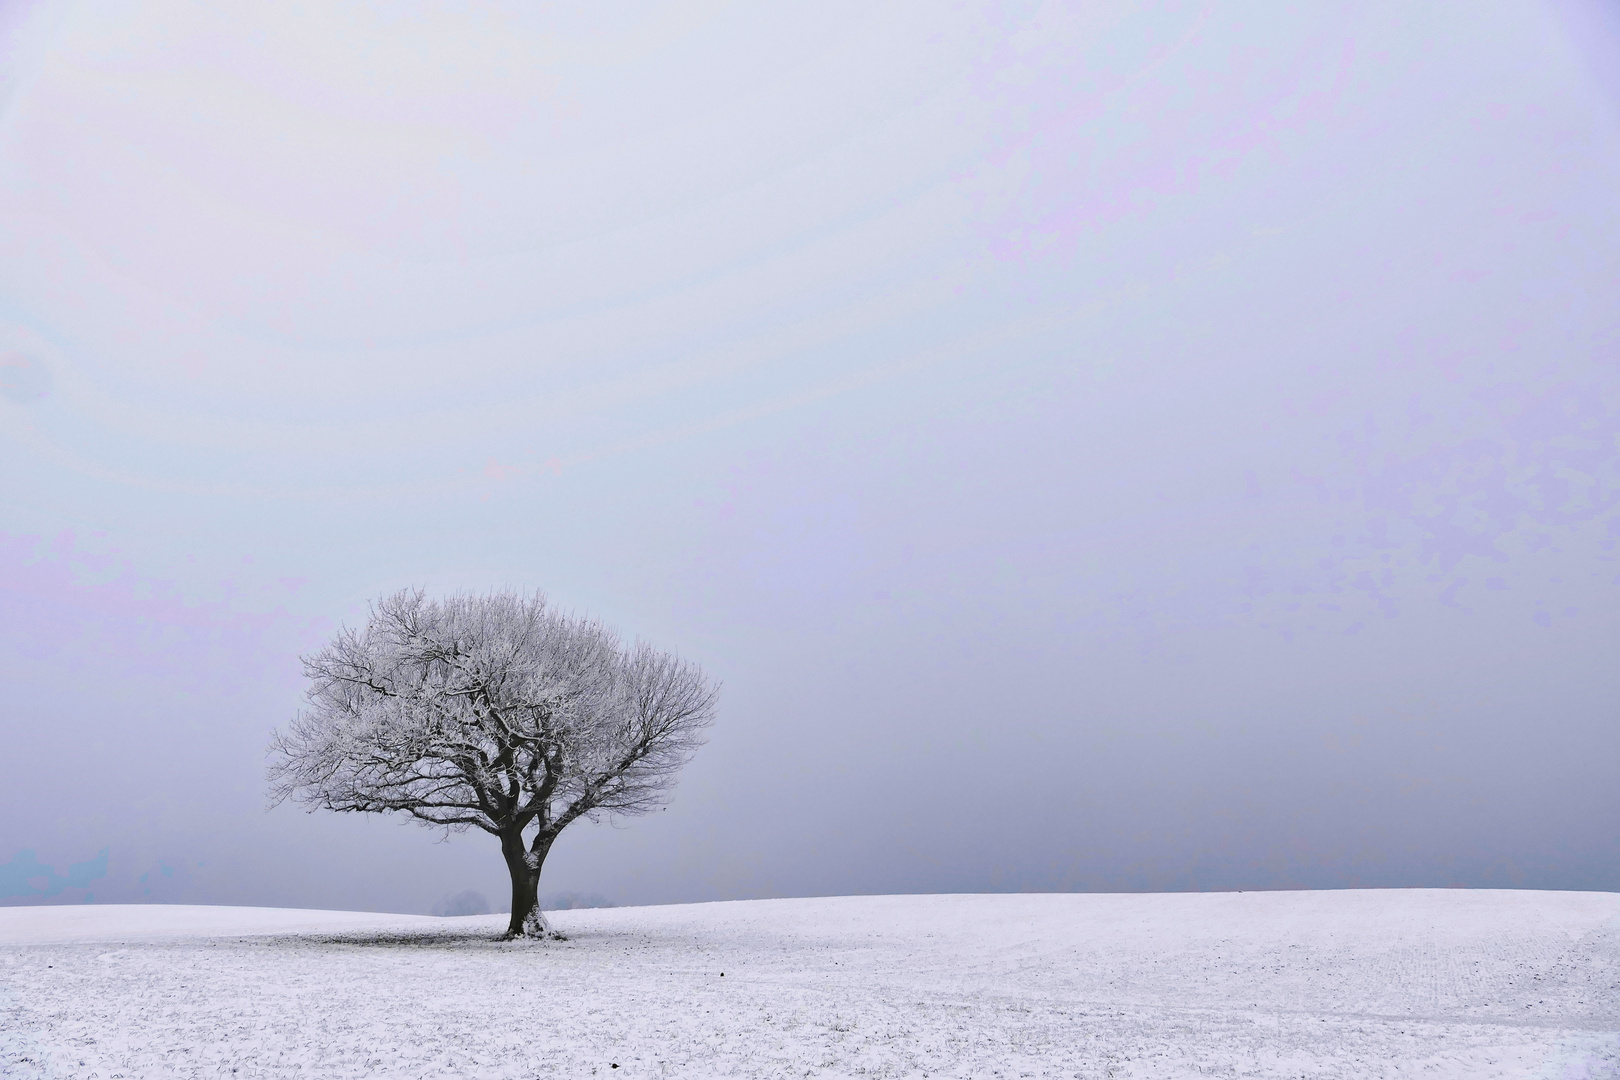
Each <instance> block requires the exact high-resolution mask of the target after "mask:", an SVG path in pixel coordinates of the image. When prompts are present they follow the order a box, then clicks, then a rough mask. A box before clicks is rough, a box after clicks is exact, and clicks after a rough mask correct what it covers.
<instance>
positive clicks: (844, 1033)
mask: <svg viewBox="0 0 1620 1080" xmlns="http://www.w3.org/2000/svg"><path fill="white" fill-rule="evenodd" d="M555 921H556V923H557V924H558V925H559V926H560V927H561V928H562V929H564V930H566V931H567V932H568V933H569V934H570V935H571V939H570V940H569V941H567V942H549V943H544V944H536V943H505V942H498V941H495V940H492V938H493V935H494V934H495V932H496V931H497V930H498V929H499V928H500V927H501V926H502V925H503V923H504V916H476V917H470V918H460V919H436V918H432V917H427V916H409V915H372V914H360V913H354V912H321V911H286V910H276V909H265V908H207V907H155V906H154V907H115V906H106V907H72V908H70V907H49V908H0V964H3V967H0V973H3V975H0V978H3V981H0V1075H4V1076H6V1077H91V1076H97V1077H102V1078H110V1077H114V1076H123V1077H130V1078H135V1077H141V1078H156V1077H166V1076H188V1077H189V1076H210V1077H212V1076H219V1075H224V1076H236V1077H243V1078H246V1077H292V1076H298V1077H316V1078H324V1077H351V1076H352V1077H360V1076H400V1077H426V1076H441V1075H443V1076H477V1077H525V1078H527V1077H535V1076H558V1077H584V1076H591V1075H596V1076H608V1075H612V1076H614V1077H662V1076H683V1077H708V1076H826V1077H843V1076H866V1077H874V1076H925V1075H926V1076H936V1075H937V1076H976V1077H977V1076H983V1077H992V1076H1003V1077H1018V1076H1062V1077H1076V1076H1078V1077H1108V1076H1114V1077H1129V1076H1177V1077H1179V1076H1265V1077H1283V1076H1302V1075H1303V1076H1313V1077H1315V1076H1334V1077H1338V1076H1343V1077H1379V1076H1419V1075H1422V1076H1455V1077H1469V1078H1482V1077H1495V1076H1502V1077H1510V1076H1511V1077H1538V1078H1543V1077H1544V1078H1554V1077H1557V1078H1567V1080H1574V1078H1591V1077H1611V1076H1617V1075H1620V896H1617V895H1615V894H1611V893H1549V892H1528V891H1522V892H1514V891H1437V890H1365V891H1344V892H1266V893H1202V894H1198V893H1178V894H1158V895H1119V894H1115V895H1053V894H1042V895H994V896H880V897H841V898H833V899H815V900H761V901H746V902H735V903H717V904H694V905H683V906H673V907H654V908H615V909H598V910H582V911H567V912H560V913H558V914H557V915H556V916H555ZM614 1066H617V1068H615V1067H614Z"/></svg>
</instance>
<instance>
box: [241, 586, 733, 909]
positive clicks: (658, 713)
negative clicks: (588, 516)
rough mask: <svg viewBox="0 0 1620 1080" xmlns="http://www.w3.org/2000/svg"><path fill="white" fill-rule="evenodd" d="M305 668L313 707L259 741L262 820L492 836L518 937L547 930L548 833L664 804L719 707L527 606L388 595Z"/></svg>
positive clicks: (584, 630) (676, 662)
mask: <svg viewBox="0 0 1620 1080" xmlns="http://www.w3.org/2000/svg"><path fill="white" fill-rule="evenodd" d="M303 663H304V674H305V675H306V676H307V677H308V678H309V680H310V686H309V690H308V692H307V693H306V695H305V696H306V700H307V702H308V708H307V709H305V710H303V711H301V712H299V714H298V715H297V716H296V717H295V718H294V719H293V721H292V723H291V724H290V725H289V726H288V728H287V730H286V731H285V732H277V733H276V734H275V735H274V737H273V739H272V741H271V744H270V757H271V761H270V768H269V775H270V792H271V805H276V804H278V803H280V802H282V801H284V800H286V799H289V798H292V799H295V800H297V801H299V802H303V803H305V804H307V805H309V806H310V807H311V809H314V808H322V809H326V810H337V811H358V812H361V813H389V812H394V813H402V814H409V815H410V816H412V817H415V818H417V819H419V820H420V821H422V822H424V823H426V824H428V825H434V826H438V827H441V828H443V829H445V830H446V831H447V832H448V831H459V830H464V829H466V828H468V827H469V826H470V827H473V828H478V829H482V830H484V831H485V832H487V833H490V834H491V835H493V836H495V837H496V838H497V839H499V840H500V844H501V854H502V855H503V856H504V857H505V859H506V866H507V869H508V871H510V873H511V877H512V919H511V923H510V924H509V926H508V927H507V933H508V935H510V936H513V937H519V936H523V937H543V936H546V935H547V934H550V933H552V931H551V930H550V928H549V927H548V926H547V924H546V921H545V918H544V916H543V915H542V914H541V912H540V907H539V902H538V887H539V883H540V870H541V867H542V866H543V865H544V864H545V860H546V855H547V853H548V852H550V850H551V845H552V844H553V843H554V842H555V841H556V839H557V835H558V834H559V833H561V832H562V830H563V829H565V828H567V827H568V826H569V825H570V824H572V823H573V822H574V821H577V820H578V819H579V818H581V817H584V818H590V819H592V820H595V819H597V818H599V817H600V816H602V815H604V814H608V815H611V814H640V813H645V812H646V811H648V810H653V809H657V808H658V807H660V806H662V805H663V803H664V799H665V796H666V795H667V794H668V792H669V790H670V788H671V787H672V786H673V784H674V780H675V775H676V773H677V772H678V771H679V770H680V768H681V766H682V765H684V764H685V763H686V761H687V759H688V758H690V756H691V754H692V752H693V751H694V750H696V749H697V747H698V746H699V745H701V743H702V741H703V733H704V729H705V728H707V727H708V726H709V724H710V723H712V722H713V718H714V706H715V699H716V693H717V691H716V688H715V686H714V685H713V684H712V683H710V682H709V680H708V679H707V678H706V677H705V676H704V674H703V672H702V671H700V670H699V669H698V668H697V667H696V666H694V665H692V664H688V663H686V662H684V661H682V660H680V659H678V658H676V657H674V656H672V655H670V654H669V653H665V652H660V651H658V650H656V649H653V648H651V647H650V646H648V645H646V644H643V643H641V642H637V643H636V644H635V645H633V646H630V647H628V648H626V647H624V646H623V645H621V643H620V642H619V640H618V638H617V637H616V636H615V635H614V634H613V633H612V632H611V631H609V630H608V629H606V628H605V627H603V626H602V625H601V624H600V623H597V622H593V621H590V620H587V619H580V618H574V617H571V616H567V615H563V614H560V613H558V612H556V611H554V610H552V609H551V608H549V607H548V606H547V604H546V601H545V598H544V597H543V596H541V595H539V594H538V593H537V594H535V595H533V596H520V595H518V594H516V593H512V592H501V593H495V594H491V595H488V596H454V597H450V598H448V599H446V600H442V601H432V600H428V599H427V598H426V597H425V596H424V595H423V593H422V592H421V591H420V590H407V591H404V592H400V593H396V594H394V595H393V596H390V597H387V598H386V599H383V600H380V601H378V602H377V603H376V604H374V605H373V606H372V609H371V618H370V620H369V621H368V622H367V624H366V625H365V627H364V628H363V629H360V630H351V629H344V630H343V631H342V632H340V633H339V634H338V635H337V637H336V638H334V639H333V640H332V642H331V644H329V645H327V646H326V647H325V648H324V649H322V650H320V651H319V652H317V653H314V654H313V655H310V656H306V657H304V658H303Z"/></svg>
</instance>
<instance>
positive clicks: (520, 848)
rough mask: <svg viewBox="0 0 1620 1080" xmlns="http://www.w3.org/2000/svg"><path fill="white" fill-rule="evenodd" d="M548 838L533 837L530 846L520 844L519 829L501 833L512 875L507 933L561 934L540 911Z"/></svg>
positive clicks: (521, 841) (514, 934)
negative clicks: (541, 875) (542, 873)
mask: <svg viewBox="0 0 1620 1080" xmlns="http://www.w3.org/2000/svg"><path fill="white" fill-rule="evenodd" d="M550 850H551V843H550V841H549V840H548V841H540V840H538V839H537V840H536V842H535V844H534V846H533V848H532V849H531V848H527V847H525V846H524V844H523V832H522V830H521V829H519V830H515V831H511V832H504V833H502V834H501V855H502V856H504V857H505V859H506V870H507V873H509V874H511V875H512V918H511V920H510V921H509V922H508V923H507V925H506V936H507V937H534V938H540V937H561V936H562V935H560V934H557V933H555V932H554V931H553V930H552V929H551V927H550V926H548V925H547V924H546V919H545V916H544V915H542V914H541V912H540V870H541V868H542V867H543V866H544V865H545V862H546V854H547V853H548V852H549V851H550Z"/></svg>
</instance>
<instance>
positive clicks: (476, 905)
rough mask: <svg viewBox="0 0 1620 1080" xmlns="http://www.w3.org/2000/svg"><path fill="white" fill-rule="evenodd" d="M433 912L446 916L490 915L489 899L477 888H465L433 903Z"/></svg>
mask: <svg viewBox="0 0 1620 1080" xmlns="http://www.w3.org/2000/svg"><path fill="white" fill-rule="evenodd" d="M433 914H435V915H442V916H446V917H450V916H456V915H488V914H489V901H488V900H487V899H485V898H484V894H483V893H481V892H478V891H477V890H475V889H465V890H463V891H462V892H458V893H456V895H454V896H446V897H445V898H444V899H443V900H440V901H439V902H438V903H437V904H434V905H433Z"/></svg>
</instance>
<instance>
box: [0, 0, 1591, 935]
mask: <svg viewBox="0 0 1620 1080" xmlns="http://www.w3.org/2000/svg"><path fill="white" fill-rule="evenodd" d="M1617 40H1620V18H1617V17H1615V16H1614V14H1613V12H1612V9H1609V8H1606V7H1604V6H1602V5H1599V4H1595V3H1594V4H1589V5H1581V4H1576V3H1573V2H1571V3H1567V4H1562V5H1559V4H1542V3H1532V2H1523V3H1509V2H1503V3H1497V4H1485V5H1481V4H1475V3H1466V4H1465V3H1458V4H1443V3H1437V4H1424V5H1421V6H1413V5H1410V4H1397V3H1389V4H1376V3H1375V4H1367V3H1354V4H1351V3H1345V4H1331V3H1324V4H1312V5H1297V4H1282V3H1279V4H1275V5H1266V4H1253V5H1227V4H1215V3H1192V4H1186V5H1181V6H1176V5H1164V4H1155V5H1130V4H1107V3H1099V4H1076V3H1067V2H1065V3H1045V4H1043V3H1036V2H1029V3H971V2H970V3H964V4H958V5H952V6H949V7H948V8H947V7H945V6H942V5H938V4H931V3H921V2H917V3H893V4H874V3H871V2H869V0H863V2H861V3H840V2H836V0H835V2H823V3H817V4H803V5H766V6H760V5H742V4H733V3H722V2H708V3H702V2H687V3H664V4H655V3H646V4H590V5H585V4H569V5H564V4H542V5H535V4H521V5H519V4H514V5H511V6H510V7H503V6H500V5H496V4H485V5H465V4H457V5H431V4H418V5H409V4H389V5H381V4H376V5H373V4H312V5H276V6H271V7H265V6H260V7H245V8H238V9H225V8H221V7H220V6H219V5H215V4H183V3H163V2H151V3H134V2H132V3H127V4H118V5H106V4H89V3H69V2H63V3H50V4H45V3H39V4H34V5H27V4H14V5H8V6H5V7H4V8H3V9H0V95H3V96H0V635H3V639H4V640H3V641H0V682H3V685H4V688H5V700H6V702H7V704H6V706H5V707H4V713H3V718H0V739H3V752H0V903H32V902H40V901H41V899H53V900H72V901H77V900H80V899H83V898H84V897H85V895H86V894H87V893H88V894H90V895H93V896H94V898H95V899H97V900H103V901H106V900H140V899H154V900H185V901H192V902H223V903H273V904H297V905H310V906H337V907H377V908H389V909H396V910H426V909H427V908H428V907H429V906H430V905H431V904H433V903H434V902H435V901H436V900H438V899H439V898H440V897H441V896H443V895H444V894H446V893H450V892H457V891H460V890H461V889H463V888H477V889H480V890H482V891H485V892H487V893H488V894H489V895H490V896H491V897H492V898H493V897H496V896H498V895H499V894H500V893H501V891H502V889H503V887H504V886H503V875H504V868H503V867H502V865H501V862H500V860H499V858H498V856H497V852H496V850H495V847H494V843H493V841H491V840H489V839H488V838H486V837H482V836H477V835H469V836H462V837H457V838H455V839H453V840H452V841H451V842H449V843H448V844H435V843H434V842H433V840H434V838H433V836H432V834H430V833H428V832H427V831H425V830H421V829H418V828H416V827H414V826H409V825H405V826H398V825H394V824H391V823H386V822H378V821H365V820H358V819H351V818H338V817H334V816H330V815H327V816H313V817H312V816H306V815H304V814H303V813H301V812H300V811H297V810H295V809H292V808H288V807H283V808H280V809H278V810H276V811H274V812H272V813H269V814H266V813H265V812H264V810H263V801H264V785H263V776H262V770H263V750H264V744H265V741H266V736H267V733H268V731H269V730H270V729H271V728H273V727H275V726H276V725H278V724H280V723H282V722H283V721H284V720H285V719H286V718H287V717H288V716H289V715H290V714H291V712H292V710H293V709H295V708H296V706H297V703H298V695H299V689H300V688H299V681H298V677H297V676H298V667H297V655H298V653H299V652H300V651H303V650H307V649H309V648H311V647H312V646H314V645H315V644H316V643H318V642H319V641H321V640H322V639H323V638H324V637H325V636H326V635H329V634H330V633H331V632H332V630H333V629H334V628H335V627H336V626H337V625H338V624H339V623H340V622H343V621H345V620H347V621H351V622H352V621H354V620H356V619H358V618H360V617H362V616H363V614H364V605H365V602H366V600H367V599H368V598H371V597H374V596H376V595H378V594H380V593H383V592H386V591H391V590H393V589H395V588H397V587H400V586H402V585H407V584H420V585H425V586H427V587H429V588H431V589H435V590H451V589H457V590H460V589H482V588H490V587H499V586H508V585H510V586H520V587H525V588H530V587H539V588H544V589H545V590H547V591H548V593H549V594H550V595H551V596H552V597H553V598H554V599H555V600H556V601H557V602H559V603H560V604H562V605H564V606H568V607H573V608H577V609H579V610H582V611H587V612H590V613H592V614H596V615H598V616H601V617H603V618H605V619H607V620H608V621H610V622H612V623H614V624H616V625H617V626H619V627H620V628H621V629H622V630H623V631H625V632H626V633H627V634H631V635H634V634H642V635H645V636H647V637H649V638H651V639H652V640H654V641H656V642H658V643H659V644H661V645H665V646H668V647H673V648H675V649H678V650H679V651H681V652H682V653H684V654H686V655H688V656H690V657H692V658H694V659H696V660H698V661H699V662H701V663H702V664H703V665H705V667H706V668H707V669H708V670H710V671H711V672H712V673H713V674H714V675H716V676H717V677H718V678H719V679H721V680H723V682H724V684H725V696H724V699H723V704H722V710H721V716H720V721H719V724H718V725H717V727H716V728H715V731H714V735H713V739H712V742H711V745H710V746H709V747H708V748H706V749H705V750H704V752H703V753H702V754H701V755H700V756H699V758H698V759H697V760H696V761H695V763H694V764H693V765H692V766H691V768H690V769H689V770H688V773H687V775H686V776H685V778H684V780H683V784H682V787H681V789H680V792H679V794H678V796H677V798H676V800H675V802H674V804H673V805H672V807H671V808H670V809H669V811H668V812H666V813H663V814H660V815H658V817H657V818H656V819H642V820H637V821H634V822H629V823H625V827H622V828H611V827H606V826H604V827H600V828H595V829H591V828H588V827H586V828H580V829H578V830H577V831H576V832H575V833H573V834H571V835H569V836H566V837H565V839H564V840H563V841H562V843H561V844H560V845H559V847H558V848H557V850H556V852H555V853H554V854H553V856H552V859H551V862H550V863H549V865H548V868H547V878H548V880H547V881H546V882H545V883H544V884H543V885H542V891H557V890H563V889H577V890H582V891H595V892H599V893H603V894H605V895H607V896H610V897H612V898H614V899H616V900H618V901H620V902H644V901H646V902H650V901H667V900H691V899H711V898H723V897H750V896H765V895H795V894H821V893H845V892H890V891H916V890H921V891H933V890H952V891H956V890H962V891H976V890H1000V889H1014V890H1016V889H1186V888H1266V887H1282V886H1310V887H1324V886H1344V885H1355V884H1361V885H1450V884H1462V885H1473V886H1480V885H1493V886H1494V885H1513V886H1532V887H1548V888H1601V889H1617V888H1620V800H1617V798H1616V796H1615V794H1614V793H1615V792H1616V791H1617V790H1620V725H1617V724H1616V723H1615V715H1616V707H1617V705H1620V666H1617V665H1616V664H1615V663H1614V647H1615V644H1616V641H1617V640H1620V605H1617V602H1616V601H1617V599H1620V562H1617V560H1616V550H1615V541H1616V536H1617V534H1620V517H1617V513H1620V452H1617V442H1616V440H1617V438H1620V371H1617V357H1620V352H1617V349H1620V305H1617V304H1616V303H1615V302H1614V283H1615V282H1616V281H1617V280H1620V200H1616V198H1615V197H1614V192H1616V191H1620V62H1617V58H1620V50H1617V48H1616V42H1617ZM103 849H105V850H106V852H107V861H106V865H105V873H104V875H102V876H96V877H94V879H93V880H91V876H92V875H96V874H100V873H101V871H102V867H101V865H100V864H99V863H97V862H95V860H96V858H97V856H98V853H100V852H101V851H102V850H103ZM26 852H32V854H31V855H25V854H24V853H26ZM8 860H9V862H8ZM85 863H90V864H91V865H89V866H88V867H81V869H80V870H79V871H77V872H74V871H72V870H70V867H72V866H74V865H79V864H85ZM8 867H9V869H8ZM18 882H21V884H18Z"/></svg>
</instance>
